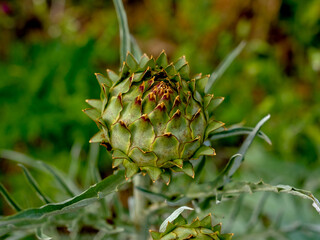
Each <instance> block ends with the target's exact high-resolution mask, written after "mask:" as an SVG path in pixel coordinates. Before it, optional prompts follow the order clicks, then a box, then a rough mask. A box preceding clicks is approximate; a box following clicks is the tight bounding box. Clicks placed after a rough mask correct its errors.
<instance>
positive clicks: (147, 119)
mask: <svg viewBox="0 0 320 240" xmlns="http://www.w3.org/2000/svg"><path fill="white" fill-rule="evenodd" d="M141 118H142V119H143V120H144V121H149V117H148V115H147V114H143V115H142V116H141Z"/></svg>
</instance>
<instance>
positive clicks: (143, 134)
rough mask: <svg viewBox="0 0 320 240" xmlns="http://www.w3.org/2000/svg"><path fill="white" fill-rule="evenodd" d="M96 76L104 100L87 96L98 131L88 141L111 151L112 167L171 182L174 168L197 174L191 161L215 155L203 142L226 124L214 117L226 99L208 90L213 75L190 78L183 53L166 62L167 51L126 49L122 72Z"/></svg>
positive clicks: (87, 110)
mask: <svg viewBox="0 0 320 240" xmlns="http://www.w3.org/2000/svg"><path fill="white" fill-rule="evenodd" d="M96 77H97V79H98V82H99V84H100V87H101V95H100V99H90V100H87V103H88V104H89V105H91V107H92V108H89V109H85V110H84V112H85V113H86V114H87V115H88V116H89V117H90V118H91V119H93V120H94V121H95V122H96V123H97V125H98V127H99V129H100V131H99V132H98V133H97V134H96V135H94V136H93V137H92V138H91V140H90V142H100V143H101V144H102V145H103V146H105V147H106V148H107V149H108V150H110V151H112V156H113V167H118V166H119V165H123V166H124V168H125V169H126V177H127V178H130V177H132V176H133V175H134V174H136V173H138V172H140V171H142V172H144V173H148V174H149V176H150V177H151V179H152V180H153V181H156V180H157V179H158V178H159V177H161V178H162V179H163V180H164V181H165V182H166V183H167V184H169V182H170V178H171V172H172V171H174V172H184V173H186V174H188V175H189V176H191V177H193V176H194V171H193V167H192V164H191V163H190V162H189V161H190V160H192V159H197V158H199V157H200V156H203V155H209V156H213V155H215V150H214V149H213V148H211V147H209V146H206V145H204V144H203V143H204V141H205V140H206V139H207V138H208V137H209V135H210V133H212V132H213V131H215V130H216V129H218V128H220V127H222V126H223V125H224V124H223V123H222V122H219V121H216V120H215V119H214V117H213V110H214V109H215V107H216V106H217V105H219V104H220V103H221V102H222V100H223V98H215V97H214V96H213V94H205V93H204V89H205V86H206V84H207V81H208V79H209V76H201V74H199V75H197V76H196V77H195V78H190V73H189V65H188V63H187V61H186V60H185V57H181V58H180V59H178V60H177V61H176V62H174V63H170V64H168V60H167V56H166V54H165V52H164V51H163V52H162V53H161V54H160V56H159V57H158V58H157V59H154V58H153V57H151V58H149V57H148V56H147V55H143V56H142V57H141V59H140V60H139V61H137V60H136V59H135V58H134V57H133V56H132V55H131V54H130V53H128V55H127V58H126V61H125V62H124V63H123V66H122V68H121V71H120V73H119V74H116V73H114V72H113V71H111V70H107V74H106V76H103V75H102V74H96Z"/></svg>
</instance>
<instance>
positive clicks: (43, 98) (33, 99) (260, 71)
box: [0, 1, 319, 239]
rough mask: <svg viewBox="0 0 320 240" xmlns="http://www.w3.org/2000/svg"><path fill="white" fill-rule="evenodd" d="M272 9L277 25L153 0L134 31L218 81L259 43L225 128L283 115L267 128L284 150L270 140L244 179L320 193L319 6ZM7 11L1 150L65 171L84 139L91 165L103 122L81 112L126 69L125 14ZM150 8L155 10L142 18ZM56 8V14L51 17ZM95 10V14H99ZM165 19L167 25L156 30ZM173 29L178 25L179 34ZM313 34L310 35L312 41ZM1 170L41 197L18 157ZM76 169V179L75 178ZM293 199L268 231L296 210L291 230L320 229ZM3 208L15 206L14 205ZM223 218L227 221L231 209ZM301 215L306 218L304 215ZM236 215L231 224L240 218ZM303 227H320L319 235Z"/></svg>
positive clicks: (249, 14) (248, 10)
mask: <svg viewBox="0 0 320 240" xmlns="http://www.w3.org/2000/svg"><path fill="white" fill-rule="evenodd" d="M54 2H55V3H56V2H59V1H54ZM272 3H273V4H270V6H273V7H270V8H267V9H268V11H269V13H270V14H269V15H270V16H273V17H272V18H271V19H269V17H266V16H264V15H262V14H261V12H259V11H261V10H259V9H265V8H263V6H261V5H259V4H258V3H249V2H248V3H238V2H237V1H234V2H232V3H231V4H229V5H228V6H226V5H225V4H223V3H220V2H219V1H215V2H214V3H211V2H209V1H207V2H206V1H203V2H202V3H201V4H199V5H197V6H196V7H195V6H194V5H193V3H190V2H188V1H185V2H184V1H179V2H178V3H175V2H171V1H162V2H161V3H158V2H153V1H146V2H145V3H144V5H142V7H139V6H137V5H135V4H134V3H129V4H128V5H126V8H127V11H128V19H129V23H130V24H131V25H130V30H131V32H132V33H133V35H134V36H135V38H136V39H137V41H138V42H139V43H140V44H139V45H140V46H142V47H143V51H144V52H149V53H155V52H157V51H160V50H161V49H162V48H166V50H167V51H168V49H169V50H170V49H172V50H171V54H170V55H171V57H172V58H173V59H174V58H175V57H178V56H180V55H182V54H185V55H186V56H187V58H188V59H189V61H190V65H191V66H192V71H194V72H203V73H210V72H211V71H212V66H215V65H218V62H220V61H221V60H222V59H223V57H224V56H226V55H227V53H228V52H230V51H231V50H232V49H233V47H234V46H236V44H237V43H238V42H239V40H240V39H242V38H244V37H245V38H247V39H248V45H247V47H246V49H245V50H244V52H243V53H242V55H240V60H241V61H239V60H238V61H236V62H234V63H233V65H232V67H231V68H230V69H229V70H228V71H227V72H226V74H225V75H224V76H223V79H221V80H220V81H219V82H218V84H217V87H215V94H216V95H221V96H226V97H227V98H226V101H225V103H224V106H223V108H221V109H219V108H218V109H217V111H218V113H217V114H218V116H220V119H222V121H225V122H228V123H230V124H232V123H238V122H240V121H242V120H243V119H245V120H246V121H247V123H246V125H247V126H253V125H254V124H255V123H256V122H258V120H259V119H261V118H262V117H263V116H265V115H266V114H267V113H271V114H272V120H271V121H269V124H267V125H266V126H265V128H264V130H265V132H267V133H268V136H269V137H270V138H271V139H272V141H273V146H272V149H271V148H266V147H265V146H263V147H261V144H262V142H261V141H260V142H259V141H257V142H255V144H254V145H253V146H252V148H250V152H249V153H248V154H247V158H246V161H245V162H244V164H243V166H242V171H241V173H238V175H236V176H235V177H236V178H238V179H240V180H241V179H244V180H252V181H258V180H259V179H260V177H262V178H263V179H264V180H265V181H266V182H270V181H271V180H273V179H275V180H274V181H275V183H279V182H282V183H288V184H291V185H294V186H297V187H301V188H307V189H309V190H312V191H313V192H317V191H318V186H319V182H318V179H317V178H316V177H315V176H316V173H317V170H318V169H317V167H318V159H319V134H317V133H318V131H319V128H318V122H319V111H318V109H319V107H318V106H319V99H318V95H317V94H316V91H317V89H319V83H318V82H317V81H316V79H317V77H318V76H319V71H318V67H317V66H318V62H319V57H318V55H319V54H318V48H319V46H318V45H317V44H318V42H317V41H316V40H315V39H316V37H317V34H318V32H317V29H319V27H318V26H319V19H318V16H319V14H318V11H319V8H318V7H317V6H318V4H317V1H310V2H308V4H306V5H305V4H304V5H303V6H302V3H300V2H299V1H283V2H282V3H281V4H280V2H278V1H272ZM6 4H7V5H8V6H9V7H10V8H11V10H10V11H11V12H9V13H8V12H6V11H2V13H1V18H2V19H3V20H4V21H1V24H2V28H3V30H4V33H5V34H2V35H1V36H2V37H1V41H2V43H3V44H1V45H2V46H6V48H3V49H2V50H1V52H2V59H3V60H2V61H1V65H0V67H1V73H2V76H3V79H5V81H2V84H3V85H2V87H1V98H2V102H3V104H2V107H1V108H2V112H3V114H2V118H1V132H2V136H3V138H2V139H5V140H3V141H1V145H2V147H5V148H10V149H15V150H19V151H23V152H26V153H28V154H29V155H32V156H36V157H37V158H42V159H44V160H45V161H46V162H48V161H52V162H54V164H55V165H56V166H57V167H58V168H61V169H66V166H68V165H69V163H70V161H69V153H68V152H67V151H69V149H70V148H71V147H72V145H73V142H74V141H76V144H74V145H73V148H72V149H73V151H72V153H73V157H74V159H77V157H76V156H77V153H78V152H79V151H80V150H79V149H80V148H79V144H78V143H80V144H83V148H84V149H85V150H84V151H80V152H81V155H80V159H85V158H86V155H87V154H86V152H88V151H87V149H88V148H89V147H88V145H86V141H87V139H89V137H90V135H91V134H92V133H93V132H94V131H95V130H94V129H95V126H94V124H91V125H90V121H89V120H87V119H86V118H85V116H82V114H81V113H80V111H79V109H82V108H84V103H83V99H85V98H88V97H92V96H95V95H97V94H98V93H97V92H95V91H98V90H97V89H96V88H95V87H94V84H92V83H93V82H95V80H94V77H93V76H92V72H96V71H100V69H103V68H104V67H105V66H108V67H109V68H111V66H114V67H113V69H117V65H118V59H117V58H118V48H115V47H114V46H116V45H117V44H118V39H117V36H118V33H117V21H116V15H115V12H114V9H113V6H112V4H111V3H104V2H96V3H95V4H87V3H83V4H84V5H80V4H78V5H71V3H69V2H67V3H66V5H65V8H62V9H64V14H61V15H60V17H59V14H58V16H55V15H54V12H53V11H52V9H57V8H53V6H51V8H49V7H46V5H45V2H41V1H38V2H32V4H30V6H31V7H30V8H27V7H26V6H24V5H23V4H24V3H20V2H10V4H8V3H6ZM256 4H258V5H256ZM261 4H262V3H261ZM138 5H139V4H138ZM83 6H85V7H83ZM208 6H209V7H208ZM235 6H237V7H235ZM55 7H56V6H55ZM146 7H147V9H148V10H149V11H141V8H146ZM58 9H59V8H58ZM160 9H163V11H160ZM168 9H170V11H168ZM221 9H223V11H222V10H221ZM235 9H240V10H235ZM195 10H196V11H195ZM49 11H51V13H52V14H48V13H49ZM92 11H94V12H95V14H94V15H92V14H88V13H89V12H92ZM233 11H236V12H233ZM58 12H59V11H58ZM191 13H192V14H191ZM271 13H273V14H271ZM204 14H205V16H206V18H204V17H203V16H204ZM89 15H90V21H88V20H89V19H88V17H87V16H89ZM137 15H138V16H139V17H136V16H137ZM46 16H51V18H50V19H48V18H47V17H46ZM54 16H55V17H54ZM81 16H82V17H81ZM106 16H108V17H106ZM190 16H192V17H190ZM225 16H228V17H227V18H226V17H225ZM230 16H234V17H230ZM229 18H230V19H229ZM26 19H28V21H25V20H26ZM198 19H201V20H199V21H198ZM225 19H229V20H228V21H224V20H225ZM155 21H156V23H159V24H154V22H155ZM30 22H31V23H33V24H30ZM169 22H170V24H171V25H172V24H174V25H173V26H174V27H173V28H170V29H167V28H166V26H167V25H168V23H169ZM256 22H258V23H259V24H257V23H256ZM27 23H28V24H27ZM36 23H37V24H38V25H37V24H36ZM39 23H40V25H41V26H39ZM138 23H141V24H138ZM149 24H150V25H149ZM23 25H24V27H23ZM35 25H36V26H38V27H34V26H35ZM30 26H31V27H30ZM99 26H100V27H99ZM154 26H156V28H155V27H154ZM30 29H31V30H30ZM259 29H264V30H259ZM301 29H303V33H304V34H301V32H300V31H301ZM59 32H60V33H59ZM84 33H86V34H84ZM59 34H60V37H59ZM155 42H156V43H157V44H154V43H155ZM154 45H157V46H161V49H158V50H156V49H151V48H150V47H148V46H154ZM105 49H108V53H105ZM153 51H154V52H153ZM62 52H63V53H64V54H63V55H62V54H61V53H62ZM155 55H156V54H155ZM79 56H81V57H79ZM290 56H292V57H290ZM34 59H37V60H36V61H34ZM75 59H76V60H77V61H75ZM4 60H5V61H4ZM31 60H32V61H31ZM42 63H45V64H42ZM67 63H68V64H67ZM88 76H92V79H88V78H89V77H88ZM239 79H240V80H239ZM26 82H27V83H28V84H26ZM244 83H245V84H244ZM92 86H93V88H92ZM49 90H50V91H49ZM263 96H265V97H263ZM62 99H63V100H64V101H62ZM66 99H67V100H68V101H65V100H66ZM21 106H24V108H21ZM35 106H36V107H35ZM12 109H19V110H20V111H13V110H12ZM226 109H227V110H226ZM283 109H285V111H283ZM34 113H37V114H34ZM284 113H285V114H284ZM21 119H23V120H24V121H21ZM75 119H77V120H76V121H75ZM55 123H59V125H55ZM84 129H85V130H84ZM86 131H87V132H86ZM61 139H63V141H62V140H61ZM240 143H241V138H231V139H227V140H223V141H216V142H215V146H216V148H217V149H220V154H218V156H217V157H216V158H215V163H217V165H215V164H214V165H213V164H212V163H211V162H210V161H209V162H207V164H209V165H208V166H210V168H209V167H208V168H207V165H206V168H205V169H216V168H217V169H218V170H220V169H221V168H222V166H224V165H225V162H226V161H227V160H228V158H229V157H230V156H231V155H232V154H234V153H236V149H235V148H234V147H232V146H237V145H240ZM271 150H272V153H271ZM91 152H92V153H93V152H95V151H94V150H92V151H91ZM93 155H94V154H92V155H91V157H90V158H92V156H93ZM102 155H103V156H102V157H101V158H99V160H98V163H99V166H100V168H99V169H100V171H101V172H102V175H103V176H106V175H109V174H110V165H111V161H110V160H106V159H108V158H107V156H106V155H107V153H105V152H103V153H102ZM3 156H4V155H3ZM278 159H281V161H280V160H278ZM283 160H285V162H283ZM75 162H76V160H75ZM89 162H90V161H89ZM1 164H2V168H1V169H2V170H1V171H2V172H3V173H2V174H1V181H2V182H3V183H4V184H5V185H6V187H7V188H10V192H11V193H12V194H13V195H14V197H15V198H17V199H19V198H20V199H22V198H24V196H25V194H26V193H28V192H29V191H30V190H28V188H27V187H25V182H24V179H21V178H22V176H21V174H20V173H21V170H20V169H19V168H16V167H15V165H13V164H11V163H9V162H8V161H6V160H1ZM85 165H86V162H85V161H83V160H82V161H80V164H79V172H80V173H82V175H83V174H84V172H86V171H85V170H86V167H85ZM262 166H264V167H262ZM265 166H268V168H267V167H265ZM266 169H268V170H267V171H266ZM283 169H286V171H287V172H288V173H286V172H285V171H283ZM280 170H281V171H280ZM70 172H71V175H72V174H74V171H73V170H72V171H70ZM292 172H295V178H292ZM33 174H34V175H35V178H36V179H39V178H40V179H41V180H40V181H39V182H40V183H41V184H43V186H45V189H48V188H49V189H50V190H51V191H50V193H48V194H50V195H52V196H50V197H51V198H55V197H57V198H58V199H60V200H63V199H64V196H62V194H61V193H60V191H57V190H56V188H57V187H56V186H51V187H50V185H49V184H48V183H49V182H50V179H49V178H47V177H43V176H41V175H40V174H38V173H37V172H35V173H33ZM8 176H10V182H9V181H8V179H9V178H8ZM202 178H205V177H202ZM85 179H87V180H85ZM88 179H90V178H89V177H88V178H84V179H78V180H77V182H80V183H81V184H84V186H88V185H89V184H90V181H91V180H88ZM21 180H22V181H21ZM203 180H204V179H203ZM181 181H182V180H181ZM93 182H94V181H92V183H93ZM48 185H49V186H48ZM22 186H23V187H22ZM24 187H25V188H24ZM17 189H19V191H16V190H17ZM255 196H256V195H255ZM263 197H264V196H262V197H261V198H263ZM244 198H245V200H243V198H240V199H239V202H240V203H241V202H242V203H245V204H246V206H247V207H242V208H239V209H241V212H240V213H241V214H239V215H237V216H239V218H244V219H246V218H247V219H248V217H249V216H248V215H250V212H251V211H250V209H251V208H252V207H251V206H250V204H249V202H250V201H255V200H254V198H255V197H248V196H245V197H244ZM247 198H250V199H249V200H248V199H247ZM257 198H258V197H257ZM282 198H284V199H282ZM263 199H264V198H263ZM270 199H271V200H270ZM290 199H291V198H290ZM1 201H2V200H1ZM28 201H30V202H29V203H27V202H21V203H20V204H21V205H25V206H23V207H29V206H40V204H41V203H40V202H39V200H37V199H36V198H31V199H29V200H28ZM281 201H283V202H287V201H288V199H285V197H280V198H279V199H278V197H277V198H276V199H275V200H273V198H270V197H268V201H267V206H266V207H265V208H263V211H265V212H263V213H261V214H260V212H259V211H258V210H257V212H258V213H259V214H256V215H254V216H257V215H261V216H262V219H264V221H265V222H263V223H262V226H269V223H268V222H269V221H270V219H273V220H274V219H275V218H276V213H278V212H279V211H276V210H274V209H275V206H274V205H282V206H283V205H286V206H288V209H287V210H286V211H285V213H284V216H285V217H284V222H285V223H292V222H293V221H294V220H296V219H300V220H301V222H312V221H313V220H312V219H314V221H315V222H316V215H313V213H312V212H309V210H310V205H309V203H299V201H298V200H297V203H296V202H294V203H293V204H292V206H290V205H288V204H280V203H281ZM289 201H292V200H289ZM294 201H295V200H294ZM263 202H264V201H262V203H263ZM279 202H280V203H279ZM240 203H239V204H240ZM276 203H277V204H276ZM300 204H301V205H300ZM304 204H307V205H304ZM2 205H4V206H6V205H5V203H4V202H2ZM27 205H28V206H27ZM218 206H219V205H218ZM220 206H221V205H220ZM220 206H219V207H220ZM234 208H235V210H234V211H233V212H232V214H234V215H236V213H237V212H238V211H237V209H238V208H237V207H234ZM3 209H4V210H3V211H6V214H8V213H10V210H9V209H8V208H7V207H4V208H3ZM226 209H228V207H226ZM258 209H259V208H258ZM298 209H302V210H298ZM304 209H308V210H306V211H305V210H304ZM216 211H217V212H216V213H217V214H218V213H219V209H217V210H216ZM300 211H301V212H300ZM220 213H221V214H220V217H222V216H225V210H224V208H222V207H221V208H220ZM230 214H231V213H230ZM295 214H296V215H297V216H299V217H295ZM218 215H219V214H218ZM234 215H231V216H232V219H234V217H233V216H234ZM311 216H314V217H311ZM253 219H254V217H253ZM266 219H267V220H266ZM252 221H253V220H252ZM241 222H243V223H245V221H241V219H238V221H236V225H235V226H234V227H235V229H239V230H235V231H241V230H242V231H243V229H244V228H243V226H242V225H241V224H240V223H241ZM230 224H231V223H230ZM297 226H298V225H297ZM298 227H299V228H302V229H304V228H307V229H310V226H308V227H305V226H304V225H301V226H298ZM293 229H295V228H294V226H293ZM308 231H309V230H308ZM303 232H304V231H298V230H297V231H296V230H295V231H293V232H290V233H288V234H287V235H289V237H291V238H293V237H296V238H297V236H301V234H303ZM299 234H300V235H299ZM311 239H315V238H312V237H311Z"/></svg>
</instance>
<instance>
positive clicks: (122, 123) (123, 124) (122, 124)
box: [119, 120, 127, 128]
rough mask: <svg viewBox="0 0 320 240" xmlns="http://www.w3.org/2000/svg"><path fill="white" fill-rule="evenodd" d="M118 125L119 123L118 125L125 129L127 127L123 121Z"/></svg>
mask: <svg viewBox="0 0 320 240" xmlns="http://www.w3.org/2000/svg"><path fill="white" fill-rule="evenodd" d="M119 123H120V125H121V126H122V127H125V128H126V127H127V125H126V123H125V122H124V121H122V120H120V121H119Z"/></svg>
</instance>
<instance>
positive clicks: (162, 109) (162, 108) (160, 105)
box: [156, 102, 166, 111]
mask: <svg viewBox="0 0 320 240" xmlns="http://www.w3.org/2000/svg"><path fill="white" fill-rule="evenodd" d="M165 108H166V105H165V104H164V102H162V103H159V104H158V105H157V106H156V109H159V110H160V111H164V109H165Z"/></svg>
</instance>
